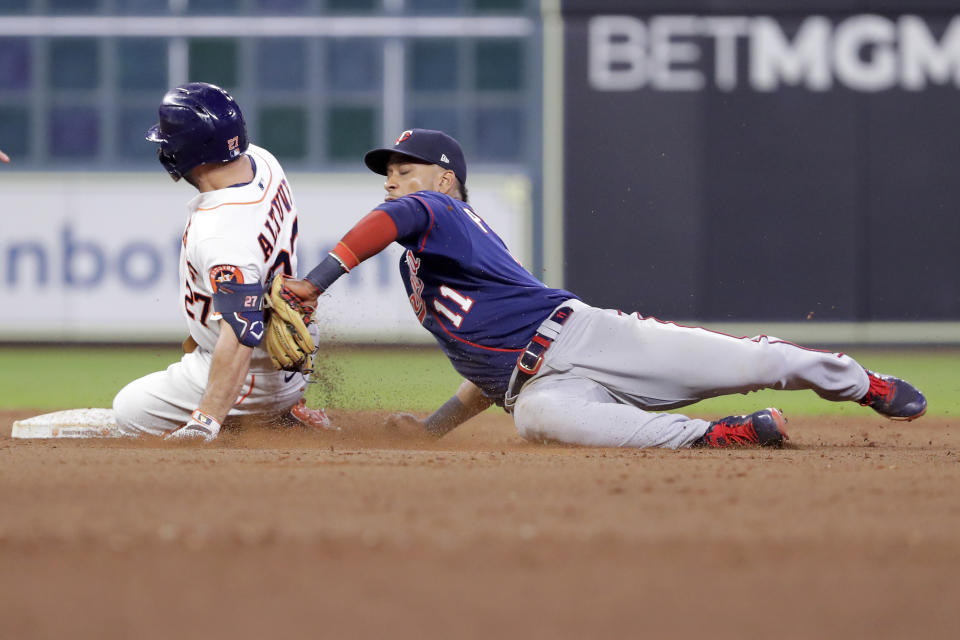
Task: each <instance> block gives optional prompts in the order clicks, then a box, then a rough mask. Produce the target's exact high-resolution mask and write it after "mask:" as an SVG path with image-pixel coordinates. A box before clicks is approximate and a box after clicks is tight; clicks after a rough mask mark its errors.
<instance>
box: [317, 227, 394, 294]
mask: <svg viewBox="0 0 960 640" xmlns="http://www.w3.org/2000/svg"><path fill="white" fill-rule="evenodd" d="M396 239H397V225H396V224H394V222H393V219H392V218H391V217H390V216H389V215H387V214H386V213H385V212H384V211H379V210H376V211H371V212H370V213H368V214H367V215H366V216H364V217H363V219H361V220H360V222H358V223H357V224H355V225H354V226H353V228H352V229H350V231H348V232H347V233H346V235H344V236H343V238H342V239H341V240H340V242H338V243H337V246H335V247H334V248H333V250H332V251H330V253H329V254H328V255H327V257H326V258H324V259H323V260H322V261H321V262H320V264H318V265H317V266H316V267H315V268H314V269H312V270H311V271H310V273H308V274H307V276H306V278H305V280H306V281H307V282H309V283H310V284H312V285H313V286H314V287H315V288H316V290H317V291H316V293H317V295H319V294H321V293H323V292H324V291H326V290H327V289H328V288H329V287H330V285H331V284H333V283H334V282H335V281H336V280H337V279H338V278H339V277H340V276H342V275H343V274H345V273H350V270H351V269H353V268H354V267H355V266H357V265H358V264H360V263H361V262H363V261H364V260H366V259H367V258H370V257H371V256H375V255H377V254H378V253H380V252H381V251H383V250H384V249H386V248H387V247H389V246H390V243H392V242H393V241H394V240H396Z"/></svg>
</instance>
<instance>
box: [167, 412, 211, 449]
mask: <svg viewBox="0 0 960 640" xmlns="http://www.w3.org/2000/svg"><path fill="white" fill-rule="evenodd" d="M219 434H220V423H219V422H217V421H216V420H215V419H214V418H212V417H211V416H208V415H207V414H205V413H203V412H202V411H200V410H199V409H197V410H196V411H194V412H193V414H191V416H190V419H189V420H188V421H187V424H185V425H183V426H182V427H180V428H179V429H174V430H173V431H171V432H170V433H168V434H167V435H165V436H163V439H164V440H190V439H195V438H202V439H203V441H204V442H210V441H212V440H214V439H216V437H217V436H218V435H219Z"/></svg>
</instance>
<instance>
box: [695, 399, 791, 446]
mask: <svg viewBox="0 0 960 640" xmlns="http://www.w3.org/2000/svg"><path fill="white" fill-rule="evenodd" d="M786 422H787V420H786V418H784V417H783V413H782V412H781V411H780V409H774V408H773V407H771V408H769V409H764V410H763V411H757V412H755V413H751V414H749V415H745V416H729V417H726V418H723V419H721V420H717V421H716V422H711V423H710V428H709V429H707V432H706V433H705V434H703V435H702V436H701V437H700V438H698V439H697V440H695V441H694V443H693V444H692V445H690V446H692V447H716V448H723V447H752V446H759V447H778V448H779V447H782V446H783V441H784V440H785V439H786V440H789V439H790V436H788V435H787V432H786V431H785V430H784V428H783V426H784V425H785V424H786Z"/></svg>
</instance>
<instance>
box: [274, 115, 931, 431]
mask: <svg viewBox="0 0 960 640" xmlns="http://www.w3.org/2000/svg"><path fill="white" fill-rule="evenodd" d="M364 161H365V163H366V165H367V167H369V168H370V169H371V170H372V171H374V172H376V173H379V174H382V175H385V176H386V182H385V184H384V187H385V189H386V193H387V197H386V200H385V202H383V203H382V204H380V205H378V206H377V207H376V208H374V210H373V211H372V212H370V213H369V214H368V215H367V216H366V217H364V218H363V219H361V220H360V221H359V222H358V223H357V224H356V225H355V226H354V227H353V228H352V229H350V231H348V232H347V234H346V235H345V236H344V237H343V239H342V240H341V241H340V242H339V243H338V244H337V246H336V247H335V248H334V249H333V250H332V251H331V252H330V253H329V255H328V256H327V257H326V258H325V259H324V260H323V261H322V262H321V263H320V264H319V265H318V266H317V267H316V268H315V269H313V270H312V271H311V272H310V273H309V274H308V275H307V277H306V279H305V280H291V281H289V282H288V283H287V285H286V286H287V288H288V289H289V290H290V291H291V292H292V293H294V294H296V295H297V296H298V297H299V298H301V299H303V300H304V301H307V302H309V303H312V302H315V300H316V298H317V296H318V295H319V294H320V293H322V292H323V291H325V290H326V289H327V288H328V287H330V285H332V284H333V283H334V281H335V280H337V279H338V278H339V277H340V276H342V275H343V274H345V273H348V272H349V271H350V270H351V269H353V268H354V267H355V266H357V264H359V263H360V262H362V261H363V260H365V259H367V258H369V257H370V256H372V255H375V254H376V253H378V252H379V251H382V250H383V249H384V248H386V247H387V246H389V245H390V244H391V243H393V242H397V243H399V244H400V245H401V246H403V248H404V249H405V252H404V255H403V257H402V258H401V260H400V273H401V275H402V277H403V282H404V285H405V286H406V289H407V294H408V295H409V299H410V304H411V306H412V307H413V311H414V313H415V314H416V316H417V319H418V320H419V321H420V323H421V324H422V325H423V327H424V328H425V329H426V330H427V331H429V332H430V333H432V334H433V336H434V338H436V340H437V343H438V344H439V345H440V348H441V349H443V351H444V353H445V354H446V355H447V357H448V358H449V359H450V362H451V363H452V364H453V366H454V368H455V369H456V370H457V371H458V372H459V373H460V375H462V376H463V378H464V382H463V383H462V384H461V385H460V388H459V389H458V390H457V392H456V395H454V396H453V397H452V398H451V399H450V400H448V401H447V402H446V403H445V404H444V405H443V406H442V407H440V408H439V409H438V410H437V411H435V412H434V413H433V414H432V415H430V416H429V417H428V418H426V419H425V420H423V421H422V422H421V421H417V422H419V423H420V424H421V425H422V427H423V428H424V429H426V431H428V432H429V433H431V434H435V435H438V436H439V435H443V434H445V433H447V432H449V431H450V430H451V429H453V428H455V427H456V426H458V425H460V424H461V423H463V422H464V421H465V420H467V419H469V418H470V417H472V416H474V415H476V414H478V413H479V412H481V411H483V410H484V409H486V408H488V407H489V406H490V405H492V404H497V405H500V406H503V407H504V408H505V409H506V410H507V411H509V412H510V413H512V414H513V418H514V423H515V425H516V427H517V430H518V431H519V433H520V435H521V436H523V437H524V438H527V439H529V440H535V441H540V440H553V441H560V442H566V443H573V444H582V445H596V446H607V447H668V448H679V447H691V446H707V447H727V446H735V445H759V446H781V445H782V444H783V441H784V439H785V438H786V437H787V435H786V433H785V431H784V428H783V427H784V418H783V416H782V414H781V413H780V411H779V410H777V409H772V408H771V409H764V410H762V411H757V412H755V413H752V414H748V415H743V416H730V417H727V418H723V419H721V420H718V421H715V422H710V421H707V420H700V419H696V418H689V417H687V416H684V415H681V414H678V413H666V412H665V411H666V410H670V409H675V408H678V407H683V406H685V405H689V404H692V403H695V402H697V401H699V400H703V399H705V398H710V397H714V396H719V395H723V394H732V393H746V392H748V391H755V390H758V389H764V388H769V389H811V390H813V391H814V392H816V393H817V394H818V395H819V396H821V397H822V398H824V399H827V400H834V401H853V402H859V403H860V404H862V405H867V406H869V407H872V408H873V409H874V410H876V411H877V412H879V413H880V414H882V415H884V416H886V417H889V418H893V419H897V420H913V419H915V418H918V417H920V416H921V415H923V413H924V412H925V411H926V400H925V398H924V397H923V395H922V394H921V393H920V392H919V391H918V390H917V389H916V388H914V387H913V386H912V385H910V384H909V383H907V382H905V381H903V380H901V379H898V378H895V377H892V376H887V375H882V374H878V373H873V372H870V371H867V370H865V369H864V368H863V367H862V366H860V365H859V364H858V363H857V362H856V361H855V360H854V359H853V358H851V357H849V356H847V355H843V354H840V353H831V352H828V351H818V350H814V349H807V348H803V347H800V346H797V345H794V344H791V343H789V342H785V341H783V340H779V339H777V338H772V337H768V336H759V337H756V338H735V337H731V336H727V335H723V334H720V333H715V332H712V331H708V330H706V329H702V328H689V327H682V326H679V325H676V324H673V323H668V322H661V321H660V320H657V319H654V318H644V317H642V316H640V315H639V314H637V313H633V314H627V313H623V312H621V311H617V310H612V309H599V308H596V307H592V306H590V305H589V304H587V303H585V302H583V301H582V300H580V298H578V297H577V296H576V295H575V294H573V293H571V292H569V291H564V290H562V289H554V288H551V287H548V286H546V285H544V284H543V283H541V282H540V281H538V280H537V279H536V278H534V277H533V276H532V275H530V273H528V272H527V271H526V270H525V269H524V268H523V267H522V266H521V265H520V263H519V262H518V261H517V260H516V259H515V258H514V257H513V256H512V255H511V254H510V252H509V250H508V249H507V247H506V246H505V245H504V243H503V241H502V240H501V239H500V238H499V237H498V236H497V234H496V233H495V232H494V230H493V229H491V228H490V226H489V225H488V224H487V223H486V222H485V221H484V219H483V216H482V212H478V211H475V210H474V209H473V208H472V207H471V206H470V204H468V200H467V190H466V181H467V165H466V162H465V160H464V156H463V152H462V151H461V148H460V145H459V144H458V143H457V141H456V140H454V139H453V138H451V137H450V136H448V135H446V134H445V133H443V132H440V131H432V130H424V129H413V130H410V131H405V132H404V133H403V134H401V135H400V137H399V138H397V140H396V143H395V144H394V145H393V147H389V148H383V149H374V150H373V151H370V152H369V153H367V154H366V156H365V158H364Z"/></svg>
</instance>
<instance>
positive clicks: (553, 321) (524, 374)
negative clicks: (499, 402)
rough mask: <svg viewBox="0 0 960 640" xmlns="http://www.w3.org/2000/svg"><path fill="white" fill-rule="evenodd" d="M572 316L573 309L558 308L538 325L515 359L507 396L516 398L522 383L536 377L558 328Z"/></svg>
mask: <svg viewBox="0 0 960 640" xmlns="http://www.w3.org/2000/svg"><path fill="white" fill-rule="evenodd" d="M572 315H573V309H571V308H570V307H560V308H559V309H557V310H556V311H554V312H553V315H551V316H550V318H549V319H548V320H547V321H546V322H544V323H543V324H541V325H540V328H539V329H537V333H536V334H535V335H534V336H533V338H532V339H531V340H530V342H528V343H527V346H526V347H524V349H523V353H521V354H520V357H519V358H517V375H515V376H513V380H512V381H511V384H510V388H509V389H508V390H507V396H508V397H510V396H516V395H517V394H518V393H520V389H522V388H523V385H524V383H525V382H526V381H527V380H529V379H530V378H532V377H533V376H535V375H537V372H538V371H540V367H541V365H543V356H544V354H545V353H546V352H547V349H549V348H550V345H552V344H553V341H554V340H556V339H557V336H558V335H559V334H560V327H562V326H563V323H564V322H566V321H567V320H569V319H570V316H572Z"/></svg>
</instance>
